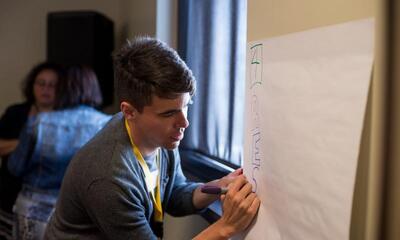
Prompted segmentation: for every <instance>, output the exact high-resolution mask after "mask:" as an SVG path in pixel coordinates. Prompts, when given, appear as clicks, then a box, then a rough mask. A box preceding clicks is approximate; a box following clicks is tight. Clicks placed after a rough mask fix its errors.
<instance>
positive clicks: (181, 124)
mask: <svg viewBox="0 0 400 240" xmlns="http://www.w3.org/2000/svg"><path fill="white" fill-rule="evenodd" d="M176 127H177V128H187V127H189V121H188V119H187V115H186V114H185V113H184V112H180V113H179V114H178V118H177V122H176Z"/></svg>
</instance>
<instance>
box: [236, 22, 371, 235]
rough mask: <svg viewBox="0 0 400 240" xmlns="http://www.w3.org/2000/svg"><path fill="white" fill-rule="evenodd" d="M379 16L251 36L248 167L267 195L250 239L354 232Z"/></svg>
mask: <svg viewBox="0 0 400 240" xmlns="http://www.w3.org/2000/svg"><path fill="white" fill-rule="evenodd" d="M373 39H374V21H373V20H372V19H365V20H358V21H353V22H349V23H344V24H339V25H332V26H327V27H321V28H317V29H313V30H309V31H304V32H299V33H293V34H289V35H285V36H280V37H275V38H271V39H266V40H260V41H255V42H250V43H248V46H247V77H246V78H247V79H246V114H245V124H246V127H245V145H244V146H245V147H244V171H245V174H246V176H247V177H248V179H249V180H250V181H252V183H253V184H254V190H255V191H256V192H257V194H258V195H259V197H260V198H261V201H262V205H261V207H260V210H259V214H258V217H257V220H256V221H255V223H254V225H253V226H252V227H251V229H250V231H249V232H248V233H247V234H245V236H241V237H243V238H246V239H257V240H259V239H267V240H279V239H285V240H299V239H300V240H302V239H304V240H324V239H331V240H343V239H348V238H349V229H350V217H351V207H352V198H353V191H354V183H355V174H356V167H357V159H358V155H359V146H360V142H361V132H362V127H363V119H364V114H365V109H366V102H367V96H368V89H369V83H370V78H371V70H372V61H373V44H374V43H373Z"/></svg>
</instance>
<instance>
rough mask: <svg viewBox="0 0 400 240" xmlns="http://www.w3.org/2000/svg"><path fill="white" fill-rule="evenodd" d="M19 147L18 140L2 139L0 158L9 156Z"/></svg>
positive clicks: (0, 140)
mask: <svg viewBox="0 0 400 240" xmlns="http://www.w3.org/2000/svg"><path fill="white" fill-rule="evenodd" d="M17 145H18V139H0V156H4V155H8V154H10V153H11V152H12V151H14V150H15V148H16V147H17Z"/></svg>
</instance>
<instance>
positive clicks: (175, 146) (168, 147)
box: [164, 141, 181, 150]
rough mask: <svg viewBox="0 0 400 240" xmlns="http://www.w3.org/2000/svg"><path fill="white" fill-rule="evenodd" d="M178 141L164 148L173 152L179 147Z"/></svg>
mask: <svg viewBox="0 0 400 240" xmlns="http://www.w3.org/2000/svg"><path fill="white" fill-rule="evenodd" d="M180 143H181V142H180V141H176V142H172V143H170V144H168V145H167V146H164V147H165V148H166V149H168V150H174V149H175V148H177V147H179V144H180Z"/></svg>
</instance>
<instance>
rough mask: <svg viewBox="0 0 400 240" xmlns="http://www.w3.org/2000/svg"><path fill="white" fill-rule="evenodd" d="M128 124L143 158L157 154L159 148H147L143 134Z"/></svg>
mask: <svg viewBox="0 0 400 240" xmlns="http://www.w3.org/2000/svg"><path fill="white" fill-rule="evenodd" d="M128 124H129V128H130V130H131V136H132V140H133V143H134V144H135V146H136V147H137V148H138V149H139V152H140V154H142V156H143V157H146V156H151V155H153V154H155V152H156V151H157V147H149V146H147V144H146V143H145V142H143V141H142V138H141V134H140V133H139V132H138V131H137V130H136V128H135V126H133V124H132V123H130V122H129V121H128Z"/></svg>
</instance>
